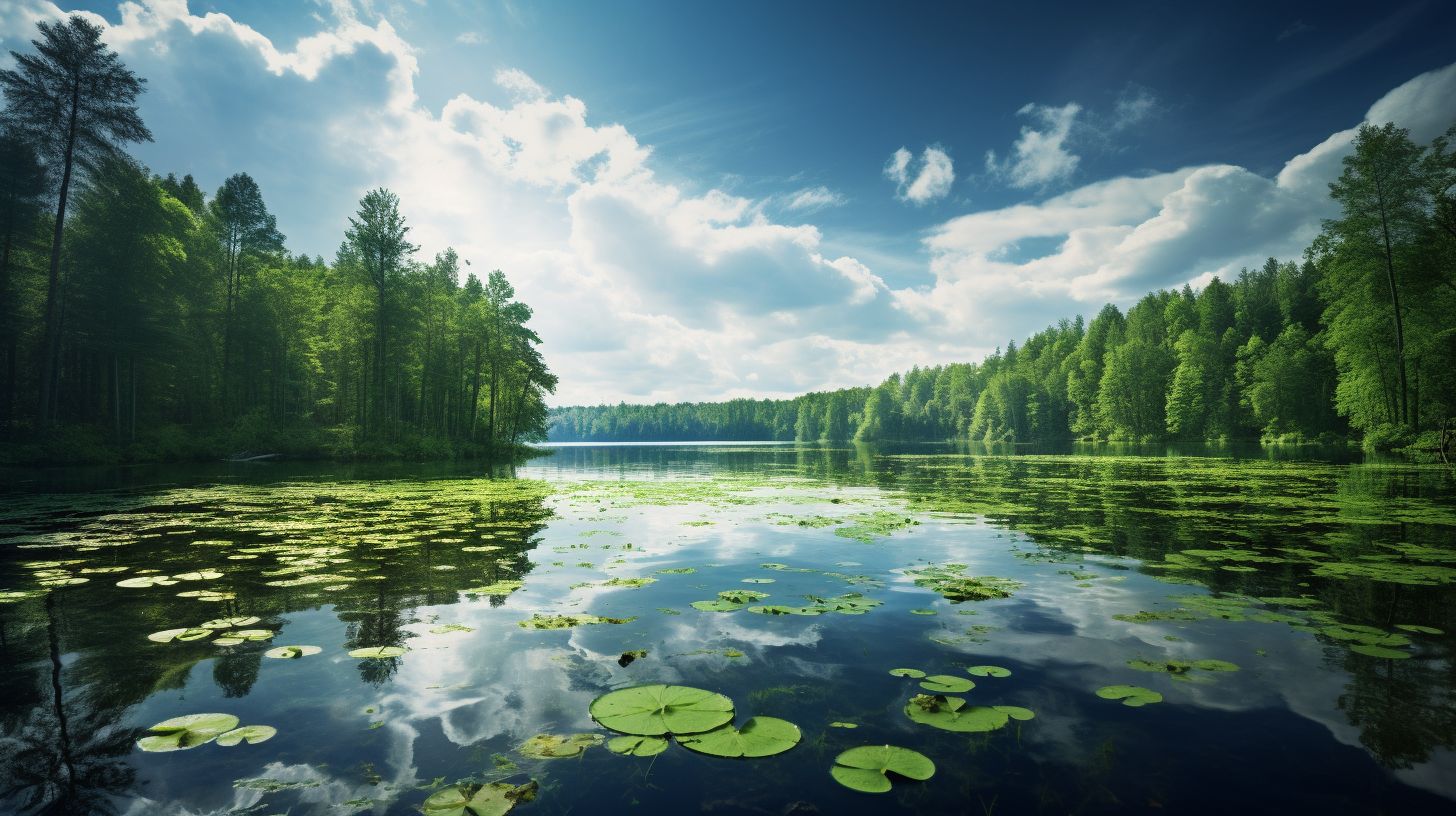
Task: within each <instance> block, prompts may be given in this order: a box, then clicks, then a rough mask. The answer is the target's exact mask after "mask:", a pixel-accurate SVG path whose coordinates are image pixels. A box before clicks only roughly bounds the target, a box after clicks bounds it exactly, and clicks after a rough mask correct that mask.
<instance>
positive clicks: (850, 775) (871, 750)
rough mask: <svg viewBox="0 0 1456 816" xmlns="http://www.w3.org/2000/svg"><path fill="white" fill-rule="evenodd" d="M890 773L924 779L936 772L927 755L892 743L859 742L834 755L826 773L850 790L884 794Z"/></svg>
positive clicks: (889, 785)
mask: <svg viewBox="0 0 1456 816" xmlns="http://www.w3.org/2000/svg"><path fill="white" fill-rule="evenodd" d="M890 774H894V775H896V776H900V777H904V778H906V779H914V780H916V781H919V782H923V781H925V780H927V779H929V778H930V777H932V776H934V775H935V763H934V762H931V761H930V757H927V756H926V755H924V754H922V753H920V752H919V751H912V750H910V749H909V748H900V747H897V746H894V745H861V746H859V747H858V748H851V749H849V750H848V751H845V752H844V753H841V754H840V755H839V756H837V757H835V758H834V767H832V768H830V769H829V775H830V776H832V777H834V781H836V782H838V783H839V784H841V785H843V786H845V787H846V788H849V789H851V790H857V791H861V792H863V793H884V792H886V791H888V790H889V789H890V787H891V784H890Z"/></svg>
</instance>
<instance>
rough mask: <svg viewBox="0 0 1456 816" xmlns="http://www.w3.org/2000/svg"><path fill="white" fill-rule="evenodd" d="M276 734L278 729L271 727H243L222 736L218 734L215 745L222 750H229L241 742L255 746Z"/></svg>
mask: <svg viewBox="0 0 1456 816" xmlns="http://www.w3.org/2000/svg"><path fill="white" fill-rule="evenodd" d="M277 733H278V729H276V728H274V727H273V726H271V725H245V726H243V727H242V728H234V729H233V730H231V731H228V732H226V733H224V734H218V736H217V744H218V745H221V746H223V747H224V748H230V747H232V746H234V745H237V744H238V743H241V742H246V743H247V744H249V745H257V744H258V743H260V742H267V741H268V740H270V739H273V737H274V735H276V734H277Z"/></svg>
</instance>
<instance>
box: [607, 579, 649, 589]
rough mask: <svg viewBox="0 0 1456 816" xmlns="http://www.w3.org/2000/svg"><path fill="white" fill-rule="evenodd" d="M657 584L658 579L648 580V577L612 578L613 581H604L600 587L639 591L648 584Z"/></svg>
mask: <svg viewBox="0 0 1456 816" xmlns="http://www.w3.org/2000/svg"><path fill="white" fill-rule="evenodd" d="M656 582H657V579H656V578H647V577H642V578H611V579H608V580H606V581H603V582H602V583H601V584H599V585H598V586H604V587H628V588H630V589H638V588H640V587H645V586H647V585H648V584H653V583H656Z"/></svg>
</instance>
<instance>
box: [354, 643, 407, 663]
mask: <svg viewBox="0 0 1456 816" xmlns="http://www.w3.org/2000/svg"><path fill="white" fill-rule="evenodd" d="M407 651H409V650H408V649H406V648H404V647H403V646H366V647H364V648H362V649H353V650H351V651H350V652H349V657H357V658H360V659H365V660H386V659H388V658H391V657H399V656H400V655H402V654H404V653H405V652H407Z"/></svg>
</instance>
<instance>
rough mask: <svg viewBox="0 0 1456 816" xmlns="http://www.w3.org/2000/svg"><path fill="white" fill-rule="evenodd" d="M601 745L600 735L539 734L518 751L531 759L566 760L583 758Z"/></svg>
mask: <svg viewBox="0 0 1456 816" xmlns="http://www.w3.org/2000/svg"><path fill="white" fill-rule="evenodd" d="M601 744H602V736H601V735H600V734H567V735H565V736H560V735H557V734H537V735H536V736H534V737H531V738H530V739H528V740H526V741H525V742H523V743H521V747H519V748H517V749H516V751H517V752H518V753H520V754H521V755H522V756H527V757H530V758H531V759H565V758H567V757H575V756H581V755H582V753H583V752H585V751H586V749H588V748H591V747H593V746H596V745H601Z"/></svg>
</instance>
